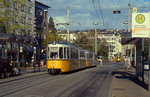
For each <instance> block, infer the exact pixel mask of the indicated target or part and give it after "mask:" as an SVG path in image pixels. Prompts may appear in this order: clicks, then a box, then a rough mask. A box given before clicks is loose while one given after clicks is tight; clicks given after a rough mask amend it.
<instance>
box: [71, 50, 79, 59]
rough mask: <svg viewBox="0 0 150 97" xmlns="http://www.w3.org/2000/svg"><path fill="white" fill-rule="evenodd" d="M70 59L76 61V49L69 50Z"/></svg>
mask: <svg viewBox="0 0 150 97" xmlns="http://www.w3.org/2000/svg"><path fill="white" fill-rule="evenodd" d="M71 58H73V59H77V58H78V50H76V49H73V48H72V49H71Z"/></svg>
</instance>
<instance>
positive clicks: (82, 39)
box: [73, 33, 94, 51]
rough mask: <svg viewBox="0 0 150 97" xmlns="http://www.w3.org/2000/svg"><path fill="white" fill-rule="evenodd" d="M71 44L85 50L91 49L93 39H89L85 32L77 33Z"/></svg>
mask: <svg viewBox="0 0 150 97" xmlns="http://www.w3.org/2000/svg"><path fill="white" fill-rule="evenodd" d="M73 44H75V45H77V46H79V47H81V48H83V49H85V50H89V51H93V45H94V44H93V40H91V39H89V38H88V37H87V35H86V34H83V33H80V34H77V39H76V40H75V41H74V42H73Z"/></svg>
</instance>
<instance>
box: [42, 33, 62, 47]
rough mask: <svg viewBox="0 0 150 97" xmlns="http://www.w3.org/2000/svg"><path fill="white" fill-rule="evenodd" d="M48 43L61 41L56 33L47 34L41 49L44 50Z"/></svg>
mask: <svg viewBox="0 0 150 97" xmlns="http://www.w3.org/2000/svg"><path fill="white" fill-rule="evenodd" d="M50 41H63V39H62V38H60V37H59V35H58V34H57V33H56V32H51V33H48V34H47V35H46V39H45V40H44V41H43V47H44V48H46V47H47V44H48V43H49V42H50Z"/></svg>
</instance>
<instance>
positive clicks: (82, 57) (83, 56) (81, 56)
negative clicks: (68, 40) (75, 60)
mask: <svg viewBox="0 0 150 97" xmlns="http://www.w3.org/2000/svg"><path fill="white" fill-rule="evenodd" d="M80 53H81V55H80V59H84V58H85V54H84V52H82V51H81V52H80Z"/></svg>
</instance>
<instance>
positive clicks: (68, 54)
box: [67, 48, 70, 59]
mask: <svg viewBox="0 0 150 97" xmlns="http://www.w3.org/2000/svg"><path fill="white" fill-rule="evenodd" d="M69 56H70V52H69V48H67V58H68V59H69V58H70V57H69Z"/></svg>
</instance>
